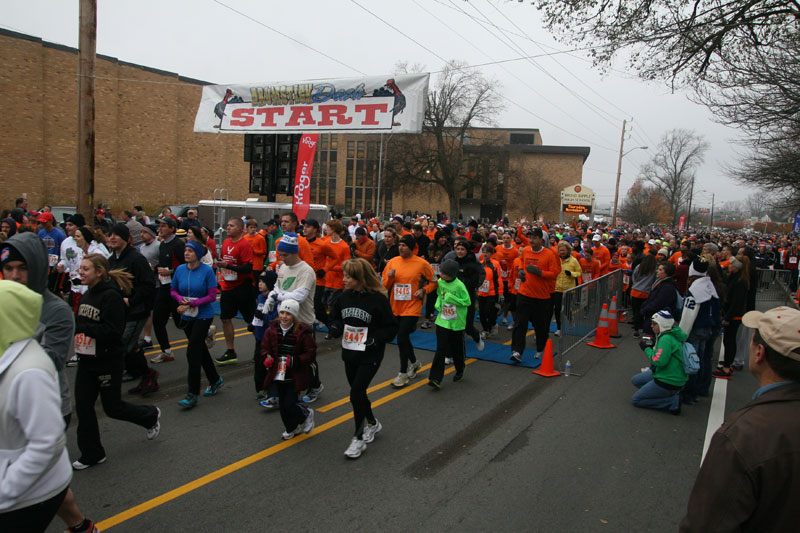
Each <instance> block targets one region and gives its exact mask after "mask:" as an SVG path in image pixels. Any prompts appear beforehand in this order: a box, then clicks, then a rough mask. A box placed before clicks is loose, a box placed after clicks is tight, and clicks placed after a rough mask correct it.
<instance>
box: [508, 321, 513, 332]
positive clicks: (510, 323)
mask: <svg viewBox="0 0 800 533" xmlns="http://www.w3.org/2000/svg"><path fill="white" fill-rule="evenodd" d="M506 329H508V331H511V330H512V329H514V323H513V322H511V321H509V323H508V328H506Z"/></svg>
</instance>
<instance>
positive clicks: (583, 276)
mask: <svg viewBox="0 0 800 533" xmlns="http://www.w3.org/2000/svg"><path fill="white" fill-rule="evenodd" d="M581 281H583V282H584V283H589V282H590V281H592V273H591V272H584V273H583V274H581Z"/></svg>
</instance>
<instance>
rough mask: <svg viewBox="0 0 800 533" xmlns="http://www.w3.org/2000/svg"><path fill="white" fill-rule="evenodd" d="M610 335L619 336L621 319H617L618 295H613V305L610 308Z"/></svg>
mask: <svg viewBox="0 0 800 533" xmlns="http://www.w3.org/2000/svg"><path fill="white" fill-rule="evenodd" d="M608 335H609V336H610V337H614V338H615V339H616V338H619V337H620V334H619V321H618V320H617V297H616V296H612V297H611V307H610V308H609V309H608Z"/></svg>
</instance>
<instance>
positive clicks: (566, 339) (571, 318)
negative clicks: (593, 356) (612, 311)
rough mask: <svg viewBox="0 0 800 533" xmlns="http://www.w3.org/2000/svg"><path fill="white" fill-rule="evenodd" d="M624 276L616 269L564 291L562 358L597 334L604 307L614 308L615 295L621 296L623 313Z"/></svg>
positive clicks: (619, 310) (620, 301) (560, 341)
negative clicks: (604, 305) (605, 305)
mask: <svg viewBox="0 0 800 533" xmlns="http://www.w3.org/2000/svg"><path fill="white" fill-rule="evenodd" d="M622 276H623V271H622V270H615V271H614V272H611V273H610V274H606V275H605V276H601V277H599V278H597V279H594V280H592V281H590V282H588V283H583V284H581V285H578V286H577V287H573V288H571V289H568V290H566V291H564V296H563V300H562V305H561V336H560V337H559V338H558V353H559V355H561V356H563V355H565V354H566V353H567V352H569V351H570V350H571V349H573V348H575V347H576V346H578V345H579V344H581V342H583V341H584V340H585V339H586V338H588V337H590V336H591V335H594V332H595V330H596V329H597V322H598V320H599V319H600V313H601V311H602V310H603V304H609V307H610V302H611V297H612V296H616V297H617V311H618V312H621V311H622V308H621V307H622ZM562 360H564V359H563V357H562Z"/></svg>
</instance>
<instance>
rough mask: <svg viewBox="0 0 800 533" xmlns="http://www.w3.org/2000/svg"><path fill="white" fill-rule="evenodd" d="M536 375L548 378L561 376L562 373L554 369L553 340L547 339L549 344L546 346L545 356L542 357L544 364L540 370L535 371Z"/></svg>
mask: <svg viewBox="0 0 800 533" xmlns="http://www.w3.org/2000/svg"><path fill="white" fill-rule="evenodd" d="M533 373H534V374H539V375H540V376H544V377H546V378H552V377H554V376H560V375H561V372H559V371H558V370H556V369H555V368H554V367H553V339H547V344H545V345H544V356H542V364H541V366H539V368H538V369H536V370H534V371H533Z"/></svg>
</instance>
